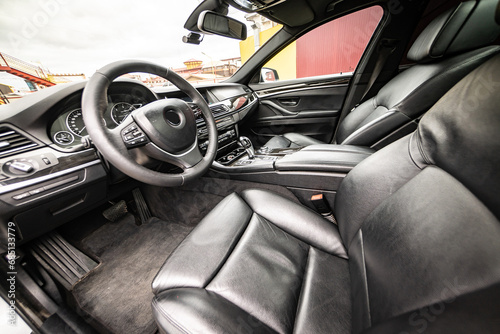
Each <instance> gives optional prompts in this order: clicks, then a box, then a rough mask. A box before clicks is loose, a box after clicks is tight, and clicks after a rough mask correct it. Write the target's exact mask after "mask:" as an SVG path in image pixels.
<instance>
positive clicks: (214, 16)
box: [198, 10, 247, 40]
mask: <svg viewBox="0 0 500 334" xmlns="http://www.w3.org/2000/svg"><path fill="white" fill-rule="evenodd" d="M198 29H200V30H201V31H202V32H204V33H207V34H214V35H220V36H224V37H229V38H235V39H239V40H244V39H246V38H247V26H246V25H245V24H244V23H241V22H240V21H237V20H235V19H232V18H230V17H227V16H225V15H222V14H219V13H216V12H211V11H209V10H206V11H203V12H201V14H200V17H199V18H198Z"/></svg>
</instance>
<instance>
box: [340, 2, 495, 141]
mask: <svg viewBox="0 0 500 334" xmlns="http://www.w3.org/2000/svg"><path fill="white" fill-rule="evenodd" d="M497 2H498V1H497V0H482V1H480V2H478V3H476V1H467V2H463V3H461V4H460V5H458V6H456V7H455V8H452V9H450V10H448V11H446V12H444V13H443V14H441V15H439V16H438V17H437V18H435V19H434V20H433V21H432V22H431V23H430V24H429V25H428V26H427V27H426V28H425V29H424V30H423V31H422V33H421V34H420V35H419V37H418V38H417V39H416V40H415V42H414V43H413V45H412V47H411V48H410V50H409V52H408V59H410V60H412V61H415V62H417V64H416V65H414V66H412V67H411V68H409V69H407V70H405V71H403V72H402V73H400V74H399V75H397V76H396V77H395V78H393V79H392V80H391V81H389V82H388V83H387V84H386V85H385V86H384V87H383V88H382V89H380V91H379V92H378V94H377V95H376V96H375V97H373V98H371V99H369V100H367V101H365V102H364V103H362V104H361V105H359V106H358V107H357V108H355V109H354V110H353V111H351V112H350V113H349V114H348V115H347V116H346V117H345V119H344V120H343V122H342V123H341V124H340V125H339V128H338V131H337V134H336V142H337V143H338V144H344V145H361V146H371V147H374V148H380V147H382V146H385V145H387V144H388V143H390V142H392V141H394V140H396V139H399V138H401V137H403V136H404V135H406V134H408V133H410V132H412V131H413V130H414V129H415V128H416V124H417V122H416V119H417V118H419V117H420V116H421V115H422V114H423V113H425V112H426V111H427V110H428V109H429V108H430V107H431V106H432V105H433V104H434V103H436V102H437V100H438V99H439V98H440V97H441V96H443V95H444V94H445V93H446V92H447V91H448V90H449V89H450V88H451V87H453V86H454V85H455V84H456V83H457V82H458V81H460V79H462V78H463V77H464V76H465V75H467V74H468V73H470V72H471V71H472V70H473V69H475V68H477V67H478V66H479V65H481V64H482V63H484V62H485V61H486V60H488V59H490V58H491V57H492V56H494V55H495V54H497V53H499V52H500V47H498V46H490V47H484V46H485V45H489V44H491V43H492V42H493V41H495V39H496V38H497V36H498V34H499V33H500V26H499V25H498V24H497V23H496V22H495V20H494V17H492V16H494V15H493V14H492V13H494V11H495V6H496V4H497Z"/></svg>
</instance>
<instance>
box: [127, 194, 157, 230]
mask: <svg viewBox="0 0 500 334" xmlns="http://www.w3.org/2000/svg"><path fill="white" fill-rule="evenodd" d="M132 195H133V196H134V201H135V206H136V208H137V213H138V214H139V218H140V220H141V224H145V223H146V222H147V221H148V220H149V219H150V218H151V217H152V216H151V211H149V208H148V205H147V203H146V200H145V199H144V196H142V193H141V190H140V189H139V188H135V189H134V190H132Z"/></svg>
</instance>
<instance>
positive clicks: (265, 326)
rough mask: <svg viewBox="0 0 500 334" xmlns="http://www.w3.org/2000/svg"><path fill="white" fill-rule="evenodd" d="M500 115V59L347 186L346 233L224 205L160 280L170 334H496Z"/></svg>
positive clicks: (270, 205)
mask: <svg viewBox="0 0 500 334" xmlns="http://www.w3.org/2000/svg"><path fill="white" fill-rule="evenodd" d="M499 106H500V55H499V56H495V57H494V58H493V59H491V60H489V61H487V62H486V63H485V64H483V65H482V66H481V67H479V68H478V69H476V70H474V71H473V72H472V73H470V74H469V75H468V76H466V77H465V78H464V79H463V80H462V81H461V82H459V83H458V84H457V85H456V86H455V87H453V88H452V89H451V90H450V91H449V92H448V93H447V94H446V95H445V96H444V97H443V98H442V99H440V101H439V102H438V103H436V104H435V105H434V106H433V107H432V108H431V110H430V111H429V112H428V113H427V114H426V115H425V116H424V117H423V118H422V120H421V122H420V124H419V126H418V129H417V131H416V132H414V133H413V134H411V135H408V136H406V137H404V138H402V139H400V140H398V141H396V142H394V143H393V144H391V145H389V146H387V147H385V148H383V149H381V150H380V151H378V152H376V153H374V154H373V155H372V156H370V157H369V158H367V159H366V160H364V161H363V162H361V163H360V164H359V165H358V166H357V167H355V168H354V169H353V170H352V171H351V172H350V173H349V174H348V175H347V177H346V178H345V179H344V181H343V182H342V184H341V186H340V189H339V191H338V194H337V197H336V203H335V215H336V218H337V221H338V225H339V227H338V228H337V226H336V225H334V224H331V223H329V222H327V221H326V220H325V219H323V218H322V217H321V216H319V215H318V214H316V213H314V212H312V211H310V210H309V209H307V208H305V207H304V206H301V205H299V204H297V203H295V202H292V201H290V200H288V199H285V198H282V197H280V196H278V195H275V194H273V193H270V192H267V191H262V190H247V191H244V192H243V193H242V194H240V195H237V194H233V195H230V196H228V197H227V198H226V199H224V200H223V201H222V202H221V203H220V204H219V205H218V206H217V207H216V208H215V209H214V210H213V211H212V212H211V213H209V214H208V215H207V216H206V217H205V218H204V219H203V221H202V222H201V223H200V224H199V226H197V227H196V228H195V229H194V230H193V232H192V233H191V234H190V235H189V236H188V237H187V238H186V239H185V240H184V241H183V242H182V243H181V244H180V246H179V247H178V248H177V249H176V250H175V252H174V253H173V254H172V255H171V256H170V257H169V258H168V259H167V261H166V263H165V264H164V266H163V267H162V269H161V270H160V272H159V273H158V275H157V277H156V278H155V280H154V282H153V291H154V294H155V297H154V300H153V312H154V316H155V319H156V321H157V324H158V327H159V329H160V332H162V333H164V332H169V333H240V332H241V333H292V332H293V333H360V332H366V333H409V332H412V333H422V332H424V331H425V333H499V332H500V256H499V255H500V221H499V218H500V193H499V189H500V168H499V166H500V154H499V152H500V131H499V129H500V109H499ZM158 256H161V254H158Z"/></svg>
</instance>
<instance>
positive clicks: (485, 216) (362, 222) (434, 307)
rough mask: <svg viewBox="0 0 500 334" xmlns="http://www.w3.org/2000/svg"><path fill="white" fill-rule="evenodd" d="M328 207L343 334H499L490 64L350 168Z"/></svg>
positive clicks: (499, 154)
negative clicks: (343, 258) (341, 279)
mask: <svg viewBox="0 0 500 334" xmlns="http://www.w3.org/2000/svg"><path fill="white" fill-rule="evenodd" d="M492 15H493V13H492ZM335 208H336V210H335V211H336V217H337V220H338V223H339V228H340V233H341V236H342V239H343V241H344V244H345V246H346V248H347V249H348V254H349V258H350V261H349V262H350V272H351V283H352V299H353V318H352V325H353V333H359V332H362V331H366V332H368V333H372V332H373V333H406V332H415V333H422V332H424V331H425V333H500V222H499V218H500V55H497V56H495V57H494V58H492V59H490V60H489V61H487V62H486V63H484V64H483V65H482V66H480V67H479V68H478V69H476V70H474V71H473V72H471V73H470V74H469V75H467V76H466V77H465V78H464V79H463V80H461V81H460V82H459V83H458V84H457V85H456V86H454V87H453V88H452V89H451V90H450V91H449V92H448V93H446V94H445V95H444V96H443V97H442V98H441V99H440V100H439V101H438V102H437V103H436V104H435V105H434V106H433V107H432V108H431V109H430V110H429V112H428V113H427V114H426V115H425V116H424V117H423V118H422V120H421V122H420V124H419V126H418V129H417V131H416V132H414V133H413V134H411V135H408V136H406V137H404V138H402V139H400V140H398V141H396V142H394V143H392V144H391V145H389V146H387V147H385V148H383V149H381V150H380V151H378V152H376V153H375V154H373V155H372V156H371V157H369V158H367V159H366V160H364V161H363V162H361V163H360V164H359V165H358V166H357V167H356V168H354V169H353V170H352V171H351V172H350V173H349V174H348V176H347V177H346V178H345V179H344V181H343V182H342V184H341V187H340V189H339V192H338V194H337V198H336V203H335Z"/></svg>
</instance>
